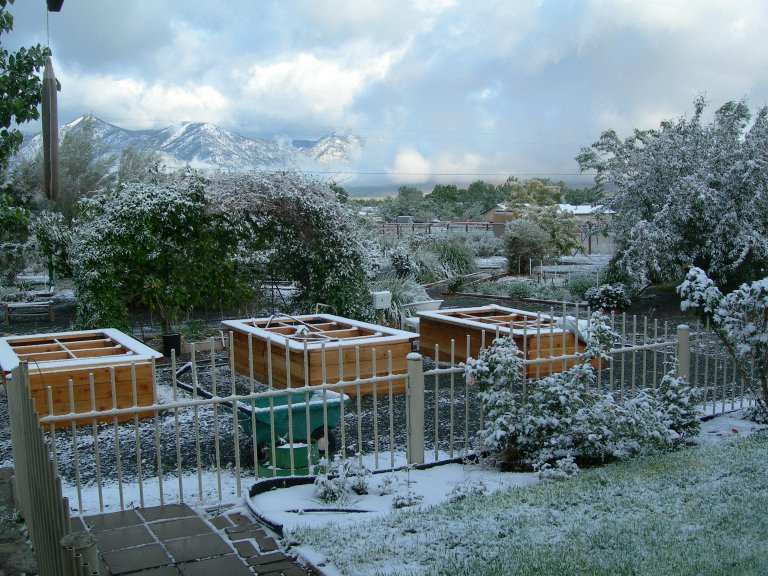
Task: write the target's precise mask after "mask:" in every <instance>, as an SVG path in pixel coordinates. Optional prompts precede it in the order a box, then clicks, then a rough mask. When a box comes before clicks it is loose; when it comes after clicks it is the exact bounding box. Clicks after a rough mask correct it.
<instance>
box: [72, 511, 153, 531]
mask: <svg viewBox="0 0 768 576" xmlns="http://www.w3.org/2000/svg"><path fill="white" fill-rule="evenodd" d="M85 523H86V524H87V525H88V527H89V528H90V529H91V530H93V531H94V532H98V531H101V530H113V529H115V528H124V527H125V526H135V525H136V524H141V523H142V519H141V517H140V516H139V515H138V514H136V511H135V510H125V511H124V512H109V513H107V514H97V515H95V516H86V518H85Z"/></svg>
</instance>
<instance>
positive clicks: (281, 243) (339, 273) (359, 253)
mask: <svg viewBox="0 0 768 576" xmlns="http://www.w3.org/2000/svg"><path fill="white" fill-rule="evenodd" d="M209 191H210V194H211V200H212V204H213V206H214V208H215V209H216V210H219V211H221V212H223V213H226V214H228V215H230V216H231V217H232V218H233V219H234V220H236V221H237V222H238V225H239V226H240V228H241V231H242V233H243V234H244V238H245V239H246V242H248V245H249V249H250V250H251V251H252V252H253V253H255V254H260V255H261V256H262V261H263V263H264V270H263V274H264V276H265V277H266V278H275V279H290V280H294V281H296V283H297V284H298V287H299V298H298V299H299V303H300V304H301V305H303V306H304V307H310V306H314V304H316V303H323V304H327V305H329V306H331V308H332V309H333V310H335V311H336V312H337V313H339V314H342V315H350V316H356V317H363V316H367V315H368V314H369V313H370V294H369V291H368V272H369V268H370V266H371V262H372V259H371V257H370V247H369V245H368V243H367V241H366V239H365V238H364V236H363V234H362V231H361V230H360V229H359V228H358V226H357V223H356V220H355V218H354V217H353V215H352V213H351V212H350V211H349V210H348V209H347V208H346V206H345V205H344V204H341V203H340V202H339V201H338V198H337V196H336V194H335V193H334V191H333V189H332V188H331V186H330V184H329V183H327V182H322V181H319V180H314V179H311V178H307V177H305V176H302V175H300V174H297V173H295V172H280V173H263V174H262V173H256V174H252V175H220V176H217V177H214V179H213V181H212V184H211V186H210V187H209Z"/></svg>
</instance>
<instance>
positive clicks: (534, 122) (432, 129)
mask: <svg viewBox="0 0 768 576" xmlns="http://www.w3.org/2000/svg"><path fill="white" fill-rule="evenodd" d="M11 11H12V13H13V14H14V16H15V29H14V31H13V32H12V33H11V34H9V35H8V36H7V37H6V36H5V35H4V42H7V43H8V44H7V45H8V46H9V47H13V46H14V45H28V44H30V43H34V42H38V41H41V40H43V39H44V34H43V28H41V18H40V16H41V14H40V6H38V5H37V3H35V2H16V3H15V4H14V5H13V6H12V7H11ZM50 23H51V40H52V47H53V49H54V59H55V63H56V66H57V69H58V70H59V71H60V74H61V77H62V84H63V90H62V93H61V107H60V110H61V116H62V119H64V120H68V119H69V120H71V119H72V118H74V117H75V116H77V115H79V114H81V113H84V112H94V113H96V114H98V115H100V116H102V117H103V118H104V119H105V120H108V121H111V122H114V123H116V124H118V125H122V126H125V127H128V128H143V127H149V126H160V125H166V124H169V123H171V122H175V121H179V120H201V121H211V122H216V123H218V124H221V125H223V126H224V127H226V128H229V129H232V130H235V131H238V132H241V133H244V134H248V135H256V136H271V135H279V136H284V137H286V138H317V137H320V136H322V135H324V134H326V133H328V132H330V131H333V130H338V131H348V132H354V133H355V134H358V135H360V136H362V137H363V138H364V139H365V141H366V147H365V149H364V153H363V156H362V157H361V159H360V160H359V162H358V163H357V164H355V168H356V169H357V170H358V171H360V172H365V171H367V172H376V173H386V172H388V171H390V170H391V171H394V172H395V173H396V174H395V175H393V176H392V178H393V181H396V182H403V181H408V182H425V181H426V180H425V178H430V176H428V175H427V176H424V174H439V173H445V172H475V173H478V174H481V173H483V172H488V171H494V172H503V171H508V170H516V171H522V172H537V173H540V174H541V175H550V176H552V177H555V178H560V177H565V178H571V175H572V174H576V173H577V170H578V168H577V166H576V164H575V162H574V160H573V157H574V156H575V155H576V153H577V152H578V150H579V149H580V148H581V147H582V146H585V145H588V144H589V143H591V142H593V141H595V140H596V139H597V137H598V136H599V134H600V132H601V131H602V130H605V129H607V128H615V129H617V130H618V131H619V132H620V133H621V134H623V135H626V134H628V133H629V132H630V131H631V130H632V129H633V128H635V127H638V128H649V127H654V126H657V125H658V122H659V121H660V120H661V119H663V118H669V117H673V118H674V117H678V116H680V115H682V114H685V113H690V111H691V107H692V101H693V99H694V98H695V97H696V96H697V95H699V94H701V93H705V94H706V95H707V97H708V99H709V100H710V101H711V102H712V105H713V108H714V107H716V106H718V105H719V104H721V103H722V102H723V101H725V100H729V99H740V98H743V97H746V98H747V99H748V101H749V102H750V103H751V104H752V105H753V106H759V105H762V104H765V103H768V3H766V2H765V1H764V0H740V1H739V2H733V1H732V0H696V1H695V2H693V1H691V0H663V1H662V0H645V1H636V0H584V1H583V2H565V1H560V0H516V1H514V2H510V1H508V0H477V1H472V2H470V1H468V0H464V1H461V0H391V1H389V0H388V1H386V2H383V1H382V2H377V1H364V0H296V1H295V2H283V1H280V0H264V1H263V2H259V3H254V2H252V1H251V0H231V1H229V2H226V3H219V5H216V6H215V7H212V6H211V3H210V2H204V1H203V0H188V1H185V2H173V1H171V0H132V1H131V2H121V1H119V0H99V1H98V2H90V3H85V2H66V3H65V6H64V9H63V11H62V12H61V13H60V14H57V15H51V17H50ZM6 38H7V40H5V39H6ZM403 173H417V174H416V175H408V176H405V175H403ZM377 177H378V178H379V179H386V178H387V176H386V175H381V176H377ZM437 178H439V177H437ZM446 178H449V177H446ZM573 178H577V176H573Z"/></svg>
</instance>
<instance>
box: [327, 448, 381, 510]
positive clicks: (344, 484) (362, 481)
mask: <svg viewBox="0 0 768 576" xmlns="http://www.w3.org/2000/svg"><path fill="white" fill-rule="evenodd" d="M370 477H371V471H370V470H368V468H366V467H365V466H364V465H363V464H361V463H360V462H358V459H357V457H355V458H354V459H349V460H347V459H342V458H340V457H339V456H338V455H337V456H335V457H334V458H333V460H332V461H331V462H330V463H329V462H328V460H326V459H325V458H322V459H321V460H320V462H319V464H318V468H317V474H316V475H315V482H314V484H315V496H317V498H318V499H319V500H320V501H322V502H326V503H330V502H337V503H338V502H344V501H346V500H347V499H348V498H349V496H350V495H351V493H353V492H354V493H355V494H368V481H369V479H370Z"/></svg>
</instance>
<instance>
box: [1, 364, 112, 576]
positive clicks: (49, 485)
mask: <svg viewBox="0 0 768 576" xmlns="http://www.w3.org/2000/svg"><path fill="white" fill-rule="evenodd" d="M6 390H7V397H8V411H9V415H10V425H11V440H12V445H13V459H14V484H13V487H14V496H15V498H16V501H17V506H18V508H19V510H20V511H21V514H22V516H23V518H24V521H25V522H26V525H27V528H28V529H29V533H30V537H31V541H32V547H33V549H34V552H35V558H36V560H37V568H38V572H39V573H40V574H45V575H51V576H84V575H90V574H98V573H99V572H98V565H97V558H96V556H95V551H96V550H95V545H94V543H93V542H92V541H90V540H89V536H87V535H83V536H82V537H81V538H80V539H79V540H78V539H77V538H75V539H70V540H69V541H67V540H65V538H67V537H68V536H70V537H71V526H70V515H69V514H70V510H69V502H68V499H67V498H66V497H65V496H64V495H63V493H62V484H61V479H60V478H59V475H58V473H57V470H56V466H55V464H54V462H53V460H52V459H51V455H50V453H49V450H48V446H47V445H46V442H45V438H44V435H43V433H42V430H41V428H40V426H39V425H38V421H37V413H36V412H35V407H34V402H33V400H32V397H31V395H30V393H29V374H28V369H27V365H26V363H24V364H22V365H20V366H19V367H18V368H17V369H16V370H14V371H13V373H12V378H11V380H10V381H9V382H8V383H7V385H6ZM67 546H68V547H67Z"/></svg>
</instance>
